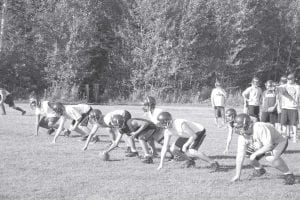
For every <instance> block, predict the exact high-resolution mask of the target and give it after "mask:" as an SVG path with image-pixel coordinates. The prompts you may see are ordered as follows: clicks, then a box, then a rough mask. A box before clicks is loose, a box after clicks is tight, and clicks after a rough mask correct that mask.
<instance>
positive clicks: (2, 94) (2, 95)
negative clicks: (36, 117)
mask: <svg viewBox="0 0 300 200" xmlns="http://www.w3.org/2000/svg"><path fill="white" fill-rule="evenodd" d="M4 103H6V104H7V105H8V106H9V107H11V108H13V109H15V110H18V111H20V112H21V113H22V115H25V114H26V111H25V110H23V109H22V108H20V107H17V106H16V105H15V103H14V97H13V95H12V94H11V93H10V92H8V91H7V90H5V89H3V88H0V107H1V109H2V115H6V111H5V106H4Z"/></svg>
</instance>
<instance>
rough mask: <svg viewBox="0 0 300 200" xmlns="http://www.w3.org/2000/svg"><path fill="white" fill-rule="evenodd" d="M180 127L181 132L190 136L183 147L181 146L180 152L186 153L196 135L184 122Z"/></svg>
mask: <svg viewBox="0 0 300 200" xmlns="http://www.w3.org/2000/svg"><path fill="white" fill-rule="evenodd" d="M181 127H182V130H183V131H184V132H185V133H187V134H188V135H189V136H190V137H189V139H188V140H187V141H186V143H184V145H183V146H182V151H183V152H186V151H187V149H188V148H189V146H190V145H191V144H192V143H193V142H194V141H195V139H196V137H197V135H196V134H195V133H194V131H193V129H191V127H190V126H189V125H188V124H187V123H185V122H184V123H182V125H181Z"/></svg>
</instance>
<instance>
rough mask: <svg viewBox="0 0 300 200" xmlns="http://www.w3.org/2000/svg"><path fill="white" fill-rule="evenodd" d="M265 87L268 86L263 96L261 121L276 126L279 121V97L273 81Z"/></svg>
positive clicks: (269, 81)
mask: <svg viewBox="0 0 300 200" xmlns="http://www.w3.org/2000/svg"><path fill="white" fill-rule="evenodd" d="M265 86H266V90H265V91H264V92H263V95H262V106H261V111H262V113H261V121H262V122H269V123H271V124H273V125H274V126H275V123H276V122H277V121H278V113H277V103H278V100H277V98H278V95H277V92H276V90H275V87H274V83H273V81H272V80H268V81H267V82H266V84H265Z"/></svg>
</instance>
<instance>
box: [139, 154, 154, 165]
mask: <svg viewBox="0 0 300 200" xmlns="http://www.w3.org/2000/svg"><path fill="white" fill-rule="evenodd" d="M142 163H146V164H152V163H153V160H152V157H151V156H146V157H145V158H144V160H143V161H142Z"/></svg>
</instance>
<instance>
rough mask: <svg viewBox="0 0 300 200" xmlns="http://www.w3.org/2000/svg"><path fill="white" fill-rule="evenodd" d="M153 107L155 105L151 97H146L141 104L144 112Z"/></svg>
mask: <svg viewBox="0 0 300 200" xmlns="http://www.w3.org/2000/svg"><path fill="white" fill-rule="evenodd" d="M155 105H156V101H155V98H154V97H151V96H147V98H146V99H145V101H144V103H143V110H144V112H148V111H149V110H150V109H153V108H155Z"/></svg>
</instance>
